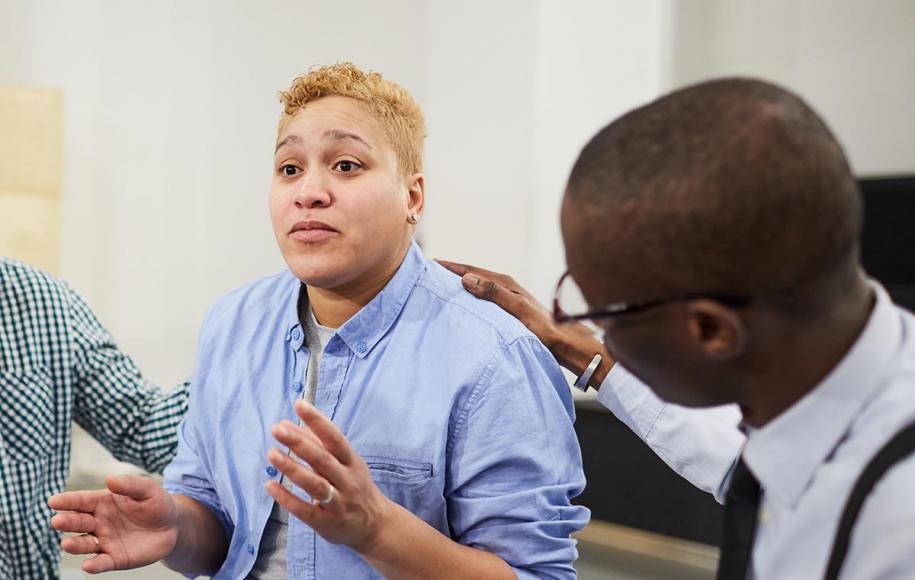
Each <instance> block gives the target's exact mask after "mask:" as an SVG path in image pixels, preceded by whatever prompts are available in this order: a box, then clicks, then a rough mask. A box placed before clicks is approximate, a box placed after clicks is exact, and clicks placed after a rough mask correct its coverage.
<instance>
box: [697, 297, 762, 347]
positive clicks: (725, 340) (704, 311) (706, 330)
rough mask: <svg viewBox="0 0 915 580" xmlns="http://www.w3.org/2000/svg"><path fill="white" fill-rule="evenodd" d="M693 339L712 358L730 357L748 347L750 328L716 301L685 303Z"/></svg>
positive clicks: (735, 313)
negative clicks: (748, 329)
mask: <svg viewBox="0 0 915 580" xmlns="http://www.w3.org/2000/svg"><path fill="white" fill-rule="evenodd" d="M686 312H687V316H688V324H689V334H690V338H692V340H693V341H694V343H695V344H696V345H697V346H698V348H699V349H700V350H702V351H703V352H704V353H705V354H706V356H708V357H709V358H711V359H718V360H724V359H731V358H735V357H737V356H740V355H741V354H743V352H744V350H745V349H746V346H747V327H746V324H745V323H744V320H743V318H741V317H740V315H739V314H738V313H737V312H736V311H734V310H733V309H731V308H728V307H727V306H725V305H723V304H721V303H719V302H715V301H713V300H690V301H688V302H687V303H686Z"/></svg>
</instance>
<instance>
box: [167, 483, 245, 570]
mask: <svg viewBox="0 0 915 580" xmlns="http://www.w3.org/2000/svg"><path fill="white" fill-rule="evenodd" d="M172 497H173V498H174V500H175V503H176V504H177V505H178V524H177V525H178V539H177V541H176V542H175V547H174V549H172V552H171V553H170V554H169V555H168V556H167V557H166V558H165V559H164V560H163V562H164V564H165V565H166V566H168V567H169V568H171V569H172V570H175V571H177V572H181V573H184V574H206V573H212V572H213V571H215V570H218V569H219V568H220V567H221V566H222V563H223V562H224V561H225V559H226V555H227V553H228V550H229V542H228V540H227V539H226V533H225V530H224V529H223V527H222V524H221V523H220V522H219V520H218V519H217V518H216V516H215V515H213V512H211V511H210V509H209V508H208V507H206V506H205V505H203V504H202V503H200V502H198V501H196V500H194V499H191V498H189V497H187V496H183V495H179V494H173V495H172Z"/></svg>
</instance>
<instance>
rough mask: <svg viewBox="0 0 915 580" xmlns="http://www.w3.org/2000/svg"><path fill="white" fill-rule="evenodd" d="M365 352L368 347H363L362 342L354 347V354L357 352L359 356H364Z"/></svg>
mask: <svg viewBox="0 0 915 580" xmlns="http://www.w3.org/2000/svg"><path fill="white" fill-rule="evenodd" d="M367 350H368V347H367V346H365V343H364V342H360V343H359V344H357V345H356V352H358V353H359V354H365V351H367Z"/></svg>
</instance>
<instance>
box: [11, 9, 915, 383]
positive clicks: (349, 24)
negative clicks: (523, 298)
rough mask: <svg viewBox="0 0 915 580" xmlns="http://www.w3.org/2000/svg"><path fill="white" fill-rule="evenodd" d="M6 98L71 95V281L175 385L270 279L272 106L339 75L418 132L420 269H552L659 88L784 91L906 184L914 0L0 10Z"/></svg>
mask: <svg viewBox="0 0 915 580" xmlns="http://www.w3.org/2000/svg"><path fill="white" fill-rule="evenodd" d="M0 10H2V12H0V83H11V84H30V85H39V86H51V87H59V88H62V89H64V91H65V100H66V104H65V109H66V118H65V123H66V151H65V167H66V169H65V180H64V198H63V199H64V225H63V230H64V231H63V240H64V248H63V275H64V277H65V278H66V279H67V280H69V281H70V282H71V283H72V284H73V285H74V286H75V287H76V288H77V289H78V290H79V291H80V292H81V293H83V294H84V295H85V297H86V298H87V300H88V302H89V303H90V305H91V306H92V307H93V308H94V309H95V310H96V311H97V313H98V314H99V315H100V317H101V318H102V320H103V322H104V323H105V324H106V325H107V326H108V327H109V328H110V329H111V330H112V332H113V333H114V335H115V336H116V337H117V338H118V340H119V342H120V343H121V345H122V346H123V347H124V348H125V349H126V350H127V351H128V352H130V353H131V354H133V355H134V356H135V358H136V359H137V360H138V361H139V362H140V363H141V365H142V367H143V368H144V370H145V371H146V372H147V374H148V375H149V376H150V377H151V378H153V379H154V380H157V381H159V382H161V383H163V384H174V383H176V382H177V381H179V380H181V379H182V378H183V377H185V376H187V375H188V374H189V373H190V371H191V369H192V365H193V358H194V348H195V338H196V333H197V327H198V325H199V322H200V319H201V318H202V316H203V313H204V311H205V308H206V306H207V304H209V303H210V302H212V301H213V300H214V299H216V298H217V297H218V296H219V295H221V294H222V293H224V292H225V291H227V290H229V289H230V288H232V287H235V286H238V285H240V284H242V283H244V282H246V281H248V280H251V279H252V278H254V277H256V276H260V275H263V274H267V273H271V272H273V271H276V270H277V269H279V268H282V266H283V264H282V260H281V258H280V256H279V253H278V252H277V250H276V249H275V246H274V241H273V237H272V232H271V231H270V226H269V221H268V217H267V210H266V194H267V189H268V186H269V178H270V165H271V156H270V151H271V147H272V143H273V140H274V128H275V122H276V119H277V117H278V114H279V104H278V102H277V101H276V92H277V91H278V90H280V89H282V88H284V87H285V86H287V85H288V83H289V82H290V80H291V79H292V78H293V77H294V76H295V75H296V74H298V73H300V72H303V71H304V70H305V69H307V68H308V66H310V65H312V64H323V63H329V62H333V61H336V60H343V59H351V60H354V61H356V62H357V63H360V64H361V65H363V66H366V67H369V68H375V69H377V70H379V71H381V72H383V73H384V74H385V75H386V76H388V77H389V78H391V79H393V80H395V81H397V82H399V83H401V84H402V85H404V86H406V87H407V88H408V89H410V90H411V91H412V92H413V93H414V95H415V96H416V97H417V99H418V100H419V101H420V103H421V104H422V106H423V108H424V110H425V112H426V116H427V121H428V127H429V140H428V144H427V150H426V159H427V167H426V173H427V183H428V211H427V214H426V217H425V219H424V221H423V223H422V225H421V228H420V234H421V236H422V238H423V240H424V242H425V245H426V247H427V250H428V253H429V254H430V255H431V256H435V257H444V258H450V259H457V260H464V261H470V262H476V263H479V264H481V265H484V266H488V267H491V268H494V269H497V270H504V271H508V272H510V273H512V274H514V275H515V276H516V277H517V278H518V279H519V280H520V281H522V282H523V283H525V284H527V285H528V286H529V287H530V288H531V289H532V290H534V292H535V294H536V295H537V296H539V297H540V298H541V299H543V300H547V299H548V298H549V294H550V292H551V290H552V286H553V284H554V283H555V281H556V279H557V277H558V276H559V274H560V273H561V272H562V269H563V264H564V258H563V254H562V250H561V244H560V240H559V234H558V219H557V210H558V207H559V202H560V198H561V195H562V189H563V186H564V182H565V179H566V176H567V174H568V171H569V169H570V168H571V165H572V163H573V161H574V159H575V157H576V155H577V153H578V150H579V149H580V147H581V146H582V145H583V144H584V143H585V142H586V141H587V140H588V139H589V138H590V137H591V135H593V134H594V133H595V132H596V131H597V130H598V129H599V128H600V127H601V126H603V125H604V124H605V123H606V122H608V121H609V120H611V119H612V118H614V117H615V116H617V115H619V114H620V113H622V112H624V111H625V110H627V109H629V108H630V107H633V106H635V105H637V104H639V103H641V102H643V101H645V100H648V99H651V98H653V97H655V96H657V95H659V94H660V93H662V92H664V91H665V90H667V89H668V88H670V87H672V86H675V85H679V84H682V83H684V82H687V81H692V80H696V79H699V78H706V77H708V76H712V75H719V74H733V73H742V74H757V75H762V76H766V77H769V78H773V79H775V80H777V81H780V82H783V83H785V84H787V85H788V86H790V87H793V88H795V89H797V90H799V91H800V92H801V93H802V94H804V95H805V96H807V97H808V98H810V100H811V101H812V102H813V104H814V105H815V106H816V107H818V108H820V109H821V110H822V111H823V113H824V114H825V116H826V118H827V120H828V121H829V122H830V123H831V124H832V126H833V127H834V128H836V130H837V132H838V134H839V136H840V138H841V139H842V140H843V142H844V143H845V145H846V147H847V148H848V149H849V151H850V152H851V157H852V160H853V162H854V164H855V166H856V168H858V169H859V170H860V171H863V172H884V171H903V170H908V171H912V170H915V158H913V156H915V146H913V143H912V135H913V132H912V130H911V128H912V127H915V118H913V115H915V107H912V106H911V103H912V102H915V89H913V83H915V74H913V72H912V71H913V70H915V63H913V58H915V37H913V35H912V34H911V30H913V29H915V27H913V26H912V24H913V22H912V15H913V10H915V3H912V2H910V1H909V0H885V1H883V2H880V3H867V4H865V3H860V2H854V1H848V2H846V1H841V2H839V1H835V0H834V1H827V0H811V1H810V2H803V3H797V2H789V1H788V0H770V1H769V2H765V3H763V2H749V0H681V1H679V2H677V1H675V0H565V1H564V0H500V1H497V2H493V1H483V0H466V1H465V2H459V3H445V2H435V1H431V0H429V1H423V0H387V1H386V2H373V1H371V0H363V1H360V0H335V1H333V2H327V1H320V0H311V1H302V0H270V1H267V2H256V3H255V2H246V1H243V0H222V1H220V0H198V1H195V2H179V1H177V0H160V1H159V2H152V3H150V2H140V1H139V0H122V1H114V0H81V1H80V2H67V1H64V0H0Z"/></svg>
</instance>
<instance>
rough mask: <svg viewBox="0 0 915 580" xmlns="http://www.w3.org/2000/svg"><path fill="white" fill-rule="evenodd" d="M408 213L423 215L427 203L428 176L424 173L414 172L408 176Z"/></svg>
mask: <svg viewBox="0 0 915 580" xmlns="http://www.w3.org/2000/svg"><path fill="white" fill-rule="evenodd" d="M406 184H407V214H408V215H409V214H416V215H417V216H422V215H423V207H424V206H425V203H426V178H425V177H423V174H422V173H414V174H413V175H411V176H409V177H407V179H406Z"/></svg>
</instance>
